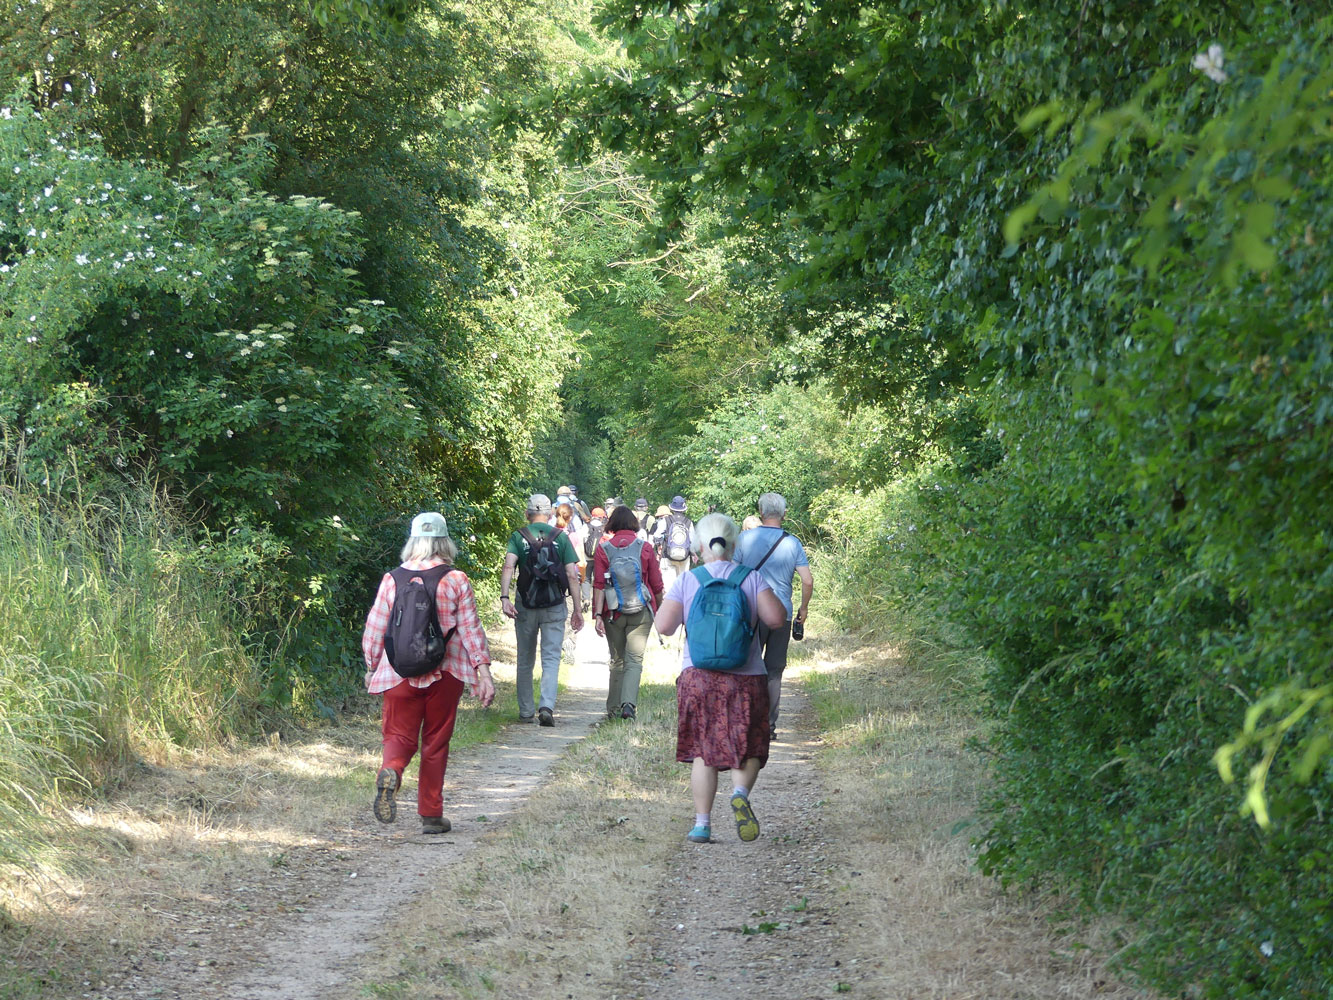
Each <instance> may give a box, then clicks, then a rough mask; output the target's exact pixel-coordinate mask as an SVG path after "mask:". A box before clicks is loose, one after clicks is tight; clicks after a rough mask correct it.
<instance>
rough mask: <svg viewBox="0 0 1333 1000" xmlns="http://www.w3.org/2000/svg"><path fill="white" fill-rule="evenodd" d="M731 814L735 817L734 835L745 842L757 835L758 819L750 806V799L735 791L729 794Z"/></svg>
mask: <svg viewBox="0 0 1333 1000" xmlns="http://www.w3.org/2000/svg"><path fill="white" fill-rule="evenodd" d="M731 815H732V816H733V817H735V819H736V836H738V837H740V838H741V840H743V841H745V842H746V843H747V844H748V843H749V842H750V841H752V840H754V839H755V838H756V837H758V836H759V820H758V819H756V818H755V815H754V810H753V809H751V808H750V800H749V799H748V798H747V797H746V796H744V795H742V794H741V793H740V792H736V793H734V794H733V795H732V796H731Z"/></svg>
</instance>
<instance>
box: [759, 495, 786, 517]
mask: <svg viewBox="0 0 1333 1000" xmlns="http://www.w3.org/2000/svg"><path fill="white" fill-rule="evenodd" d="M785 513H787V498H786V497H784V496H783V495H782V494H781V493H761V494H760V495H759V516H760V517H781V516H782V515H783V514H785Z"/></svg>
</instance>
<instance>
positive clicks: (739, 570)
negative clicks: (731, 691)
mask: <svg viewBox="0 0 1333 1000" xmlns="http://www.w3.org/2000/svg"><path fill="white" fill-rule="evenodd" d="M691 572H693V574H694V578H695V579H696V580H698V581H699V589H698V590H697V591H696V592H695V594H694V600H693V601H691V602H690V611H689V614H687V615H686V616H685V641H686V642H687V643H688V644H689V648H690V662H691V663H693V664H694V665H695V666H696V667H702V668H703V669H705V670H736V669H738V668H740V667H743V666H745V664H746V661H747V660H749V658H750V644H751V643H752V642H753V641H754V626H753V625H752V624H751V623H750V602H749V601H748V600H746V597H745V591H743V590H741V584H742V583H744V582H745V578H746V577H747V576H749V575H750V568H749V567H748V566H736V567H734V568H733V569H732V571H731V572H730V573H728V574H727V575H726V576H723V577H715V576H713V574H711V573H710V572H708V569H707V568H706V567H704V566H700V567H698V568H697V569H695V570H692V571H691Z"/></svg>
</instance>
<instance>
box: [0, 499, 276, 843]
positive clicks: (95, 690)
mask: <svg viewBox="0 0 1333 1000" xmlns="http://www.w3.org/2000/svg"><path fill="white" fill-rule="evenodd" d="M227 594H228V587H227V586H226V580H225V579H223V577H222V573H221V571H216V570H210V569H209V567H208V564H207V562H206V560H205V558H204V556H203V555H202V554H201V552H200V550H199V549H198V548H197V546H196V544H195V542H194V540H193V538H192V536H191V533H190V529H189V525H188V523H187V521H186V519H185V518H183V517H182V516H181V514H180V512H179V511H177V510H175V509H173V508H172V507H171V506H170V504H169V503H167V501H166V500H164V498H163V497H162V496H161V495H159V494H158V493H156V492H155V491H154V490H153V489H152V488H151V487H150V486H148V485H139V486H136V487H131V488H128V489H126V490H124V491H122V492H120V493H119V495H117V496H115V497H114V498H112V499H105V498H100V499H96V500H91V501H88V500H84V499H83V498H80V497H78V496H77V495H76V496H75V497H74V499H72V500H59V499H55V498H53V496H52V494H51V493H50V492H49V491H47V490H41V489H38V488H37V487H35V486H33V485H31V484H29V483H26V482H25V481H23V480H22V479H21V478H20V477H17V476H15V475H14V474H12V473H6V474H5V475H4V476H3V478H0V865H9V866H15V865H16V866H20V867H31V866H32V865H33V864H34V863H35V862H36V861H37V860H39V859H40V858H41V856H42V855H43V854H44V853H45V851H46V849H47V847H49V845H50V842H51V838H52V836H53V835H54V834H55V833H56V831H57V826H58V820H57V819H56V817H57V816H58V815H59V814H58V810H57V809H56V808H55V807H57V806H58V805H59V803H60V801H61V799H62V798H63V797H64V796H65V795H66V794H67V793H68V792H70V791H73V790H76V789H86V788H89V787H90V786H91V785H92V784H93V783H94V782H95V781H96V780H97V777H98V775H99V774H100V773H102V772H103V771H104V770H105V769H106V768H107V767H108V766H109V765H114V764H115V763H116V762H118V761H120V760H123V759H124V758H125V757H126V756H127V755H129V754H130V753H132V752H135V751H138V750H141V749H143V748H145V747H146V746H149V745H163V744H169V745H177V746H181V745H186V746H188V745H198V744H203V743H207V742H210V741H215V740H218V739H220V738H223V737H225V736H226V735H228V734H229V733H231V732H233V731H235V730H236V729H237V728H238V727H239V726H240V725H242V723H243V720H244V719H245V718H246V715H247V713H248V711H249V710H250V706H253V705H255V704H257V703H258V701H259V695H260V693H261V690H262V677H260V676H259V672H258V670H257V668H256V665H255V663H254V662H253V660H252V658H251V657H250V656H248V655H247V652H246V649H245V647H244V644H243V642H242V641H241V637H240V631H239V627H238V626H239V624H240V623H239V622H237V621H236V620H235V618H234V615H235V612H234V610H233V608H234V604H233V603H232V602H231V601H230V600H229V598H228V596H227Z"/></svg>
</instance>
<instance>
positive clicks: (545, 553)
mask: <svg viewBox="0 0 1333 1000" xmlns="http://www.w3.org/2000/svg"><path fill="white" fill-rule="evenodd" d="M560 531H561V529H559V528H557V529H555V530H554V531H552V532H551V533H549V534H548V535H546V536H545V537H544V538H537V537H536V536H535V535H533V533H532V532H531V531H530V530H529V529H528V528H523V529H522V530H521V531H519V534H520V535H522V536H523V540H524V541H525V542H527V543H528V554H527V556H526V557H525V558H524V559H523V563H522V565H521V566H520V567H519V571H518V593H519V597H521V598H522V599H523V606H524V607H525V608H534V609H536V608H553V607H555V606H556V605H557V604H563V603H564V602H565V588H566V587H567V586H568V581H567V580H566V578H565V564H564V563H563V562H561V561H560V548H559V546H558V545H557V542H558V540H559V538H560Z"/></svg>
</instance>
